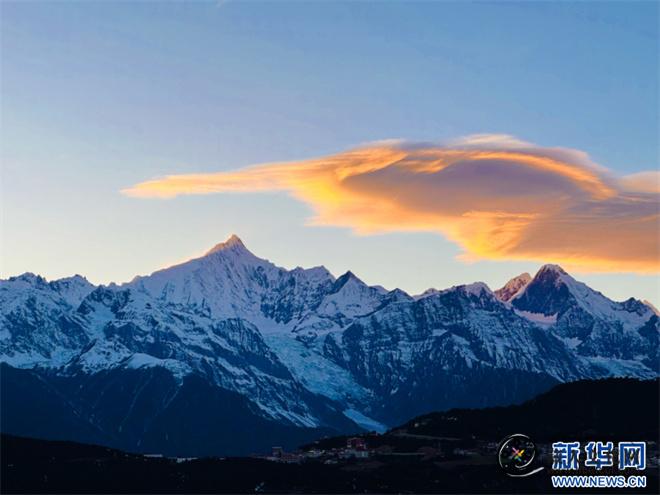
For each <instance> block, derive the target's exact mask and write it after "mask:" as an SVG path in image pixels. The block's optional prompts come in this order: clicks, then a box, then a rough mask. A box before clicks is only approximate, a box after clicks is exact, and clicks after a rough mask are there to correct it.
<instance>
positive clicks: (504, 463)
mask: <svg viewBox="0 0 660 495" xmlns="http://www.w3.org/2000/svg"><path fill="white" fill-rule="evenodd" d="M536 456H537V453H536V445H534V442H532V439H531V438H529V437H528V436H527V435H523V434H521V433H515V434H513V435H509V436H508V437H506V438H505V439H504V440H502V441H501V442H500V446H499V448H498V451H497V460H498V462H499V465H500V467H501V468H502V470H503V471H504V472H505V473H506V474H508V475H509V476H514V477H525V476H530V475H532V474H534V473H537V472H539V471H541V470H542V469H543V468H542V467H535V464H534V461H535V460H536Z"/></svg>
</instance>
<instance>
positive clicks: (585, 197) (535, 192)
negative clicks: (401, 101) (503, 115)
mask: <svg viewBox="0 0 660 495" xmlns="http://www.w3.org/2000/svg"><path fill="white" fill-rule="evenodd" d="M658 184H659V180H658V173H657V172H641V173H638V174H634V175H632V176H628V177H616V176H615V175H614V174H612V173H610V172H609V171H608V170H607V169H605V168H604V167H601V166H599V165H597V164H595V163H593V162H592V161H591V160H590V159H589V157H588V155H587V154H586V153H584V152H582V151H578V150H573V149H565V148H544V147H540V146H537V145H534V144H530V143H526V142H523V141H520V140H518V139H516V138H514V137H511V136H503V135H477V136H468V137H466V138H461V139H458V140H456V141H453V142H450V143H446V144H423V143H409V142H403V141H383V142H377V143H373V144H368V145H365V146H362V147H360V148H357V149H354V150H350V151H346V152H343V153H338V154H336V155H331V156H326V157H322V158H315V159H310V160H303V161H298V162H288V163H273V164H266V165H257V166H252V167H248V168H244V169H240V170H236V171H233V172H218V173H210V174H186V175H169V176H165V177H162V178H157V179H153V180H149V181H146V182H142V183H139V184H136V185H135V186H133V187H130V188H128V189H125V190H123V191H122V192H123V193H124V194H126V195H129V196H134V197H140V198H174V197H176V196H179V195H183V194H213V193H227V192H260V191H283V192H286V193H288V194H290V195H291V196H292V197H294V198H296V199H298V200H300V201H303V202H305V203H307V204H309V205H310V206H311V207H312V208H313V210H314V212H315V214H314V216H313V217H312V218H311V219H310V224H312V225H328V226H330V225H331V226H343V227H348V228H350V229H353V230H354V231H355V232H357V233H359V234H364V235H368V234H372V233H383V232H393V231H432V232H438V233H440V234H442V235H444V236H446V237H447V238H449V239H450V240H452V241H454V242H456V243H457V244H458V245H460V246H461V248H462V249H463V255H462V258H463V259H465V260H478V259H492V260H533V261H540V262H555V263H561V264H564V265H566V266H568V267H570V268H571V269H577V270H582V271H628V272H638V273H649V272H657V271H658V269H659V268H660V260H659V237H660V235H659V234H660V232H659V224H658V220H659V208H660V206H659V205H660V202H659V199H660V194H659V189H660V188H659V187H658Z"/></svg>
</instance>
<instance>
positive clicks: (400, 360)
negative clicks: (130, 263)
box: [0, 236, 660, 455]
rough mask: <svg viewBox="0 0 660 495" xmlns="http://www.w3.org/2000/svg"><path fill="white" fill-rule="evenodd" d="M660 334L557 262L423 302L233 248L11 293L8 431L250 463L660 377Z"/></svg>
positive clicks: (27, 285) (2, 351)
mask: <svg viewBox="0 0 660 495" xmlns="http://www.w3.org/2000/svg"><path fill="white" fill-rule="evenodd" d="M659 335H660V328H659V324H658V315H657V314H656V311H655V310H654V309H653V308H652V307H651V306H650V305H649V304H647V303H644V302H641V301H638V300H635V299H632V298H631V299H628V300H626V301H624V302H614V301H611V300H609V299H608V298H606V297H605V296H604V295H602V294H601V293H599V292H596V291H594V290H592V289H590V288H589V287H587V286H586V285H584V284H582V283H580V282H577V281H576V280H575V279H573V278H572V277H571V276H570V275H568V274H567V273H566V272H565V271H564V270H562V269H561V268H560V267H558V266H554V265H546V266H544V267H542V268H541V269H540V270H539V272H538V273H537V274H536V275H535V276H534V277H531V276H529V275H528V274H523V275H521V276H518V277H516V278H514V279H513V280H511V281H510V282H509V283H507V284H506V286H505V287H503V288H502V289H499V290H497V291H495V292H493V291H491V290H490V289H489V288H488V287H487V286H486V285H485V284H483V283H480V282H477V283H474V284H470V285H463V286H457V287H452V288H450V289H446V290H435V289H430V290H428V291H426V292H424V293H423V294H420V295H415V296H413V295H409V294H406V293H405V292H403V291H401V290H393V291H386V290H385V289H383V288H382V287H372V286H368V285H366V284H364V283H363V282H362V281H361V280H359V279H358V278H357V277H356V276H355V275H354V274H352V273H351V272H347V273H345V274H344V275H342V276H340V277H339V278H335V277H334V276H333V275H332V274H330V273H329V272H328V270H326V269H325V268H324V267H316V268H310V269H303V268H296V269H294V270H285V269H283V268H279V267H277V266H275V265H273V264H272V263H270V262H269V261H266V260H263V259H261V258H258V257H256V256H255V255H253V254H252V253H251V252H250V251H248V250H247V248H246V247H245V246H244V245H243V243H242V242H241V240H240V239H239V238H238V237H236V236H232V237H231V238H230V239H229V240H227V241H226V242H224V243H221V244H218V245H217V246H215V247H214V248H213V249H211V250H210V251H209V252H208V253H207V254H206V255H204V256H203V257H201V258H198V259H194V260H190V261H188V262H186V263H183V264H180V265H176V266H173V267H170V268H167V269H164V270H160V271H157V272H155V273H153V274H152V275H150V276H146V277H136V278H135V279H134V280H133V281H131V282H129V283H126V284H122V285H115V284H111V285H109V286H94V285H92V284H90V283H89V282H88V281H87V280H85V279H84V278H83V277H80V276H74V277H71V278H67V279H61V280H56V281H51V282H48V281H46V280H45V279H43V278H42V277H39V276H37V275H33V274H30V273H26V274H23V275H20V276H17V277H12V278H9V279H8V280H3V281H0V361H1V362H3V363H4V364H3V366H2V373H1V374H0V378H1V379H2V383H1V385H2V411H1V412H2V418H1V429H2V432H4V433H13V434H19V435H25V436H37V437H42V438H52V439H70V440H77V441H83V442H91V443H99V444H104V445H109V446H113V447H118V448H122V449H125V450H130V451H142V452H161V453H166V454H177V455H204V454H227V453H231V454H247V453H250V452H254V451H260V450H264V449H266V448H268V447H270V446H271V445H273V444H283V445H284V446H293V445H297V444H300V443H302V442H303V441H306V440H311V439H313V438H317V437H319V436H323V435H329V434H337V433H346V432H354V431H361V430H382V429H385V428H386V427H388V426H391V425H395V424H400V423H402V422H404V421H406V420H408V419H410V418H411V417H414V416H416V415H420V414H423V413H427V412H430V411H434V410H445V409H448V408H450V407H482V406H491V405H502V404H511V403H515V402H520V401H522V400H525V399H528V398H530V397H532V396H535V395H537V394H538V393H540V392H543V391H545V390H547V389H548V388H550V387H551V386H553V385H555V384H557V383H560V382H567V381H573V380H578V379H584V378H587V379H591V378H602V377H611V376H627V377H635V378H641V379H647V378H655V377H657V376H658V372H659V368H658V363H659V355H658V352H659V350H658V349H659V345H658V340H659ZM44 411H48V414H44Z"/></svg>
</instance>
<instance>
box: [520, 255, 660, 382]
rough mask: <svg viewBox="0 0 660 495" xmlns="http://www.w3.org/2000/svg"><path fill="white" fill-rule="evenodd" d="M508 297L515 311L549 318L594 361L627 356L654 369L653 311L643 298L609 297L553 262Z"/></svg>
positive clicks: (544, 319)
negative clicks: (616, 300)
mask: <svg viewBox="0 0 660 495" xmlns="http://www.w3.org/2000/svg"><path fill="white" fill-rule="evenodd" d="M509 302H510V304H511V306H512V307H513V308H514V309H515V310H516V312H518V314H522V315H523V316H526V317H528V318H530V319H532V320H535V321H539V322H546V323H551V325H552V330H553V332H554V333H555V334H556V335H558V336H559V337H561V338H562V339H563V340H564V341H565V342H566V343H567V345H568V346H569V347H571V348H573V349H574V350H575V351H576V353H577V354H579V355H580V356H585V357H589V358H591V361H592V362H594V363H595V362H602V361H603V359H604V358H609V359H617V360H632V361H639V362H642V363H644V364H645V365H646V366H647V367H649V368H650V369H653V370H655V371H658V366H659V364H660V363H659V362H658V332H657V328H658V316H657V314H656V313H655V311H654V309H653V307H651V306H649V305H648V304H645V303H643V302H641V301H638V300H636V299H633V298H630V299H628V300H626V301H624V302H615V301H612V300H610V299H608V298H607V297H605V296H604V295H603V294H601V293H600V292H597V291H595V290H593V289H591V288H589V287H588V286H587V285H585V284H583V283H582V282H578V281H577V280H575V279H574V278H573V277H571V276H570V275H569V274H568V273H566V272H565V271H564V270H563V269H562V268H561V267H559V266H556V265H545V266H543V267H542V268H541V269H540V270H539V272H538V273H537V274H536V276H535V277H534V279H533V280H530V281H529V283H527V284H526V285H525V286H524V287H522V288H521V289H520V290H519V291H518V292H517V293H516V294H515V295H514V296H513V297H512V298H511V299H510V300H509ZM606 364H609V365H612V363H611V362H610V363H606Z"/></svg>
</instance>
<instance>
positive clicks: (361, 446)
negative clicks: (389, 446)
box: [259, 437, 371, 464]
mask: <svg viewBox="0 0 660 495" xmlns="http://www.w3.org/2000/svg"><path fill="white" fill-rule="evenodd" d="M370 452H371V451H370V450H369V449H368V448H367V443H366V442H365V440H364V438H360V437H351V438H349V439H348V440H346V446H345V447H340V448H332V449H327V450H326V449H311V450H306V451H300V452H285V451H284V449H283V448H282V447H273V450H272V452H271V453H270V455H267V456H259V457H260V458H262V459H266V460H269V461H273V462H285V463H294V464H297V463H301V462H304V461H306V460H316V461H320V462H324V463H326V464H335V463H337V462H338V461H339V460H346V459H366V458H368V457H369V454H370Z"/></svg>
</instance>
